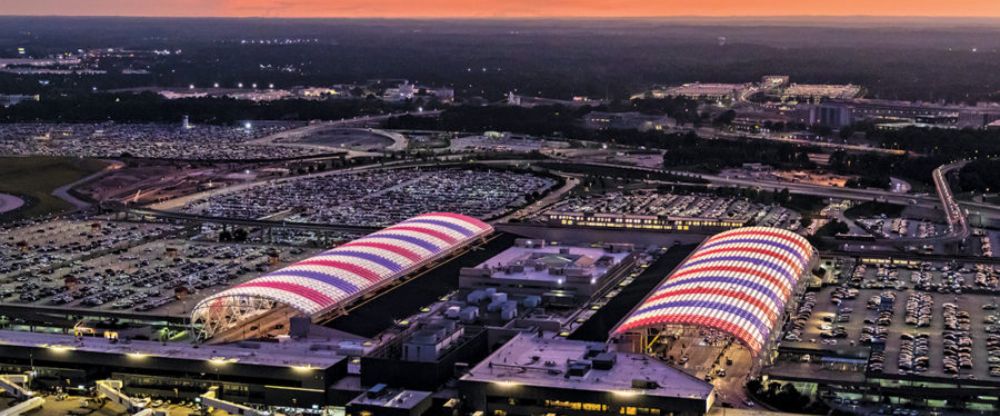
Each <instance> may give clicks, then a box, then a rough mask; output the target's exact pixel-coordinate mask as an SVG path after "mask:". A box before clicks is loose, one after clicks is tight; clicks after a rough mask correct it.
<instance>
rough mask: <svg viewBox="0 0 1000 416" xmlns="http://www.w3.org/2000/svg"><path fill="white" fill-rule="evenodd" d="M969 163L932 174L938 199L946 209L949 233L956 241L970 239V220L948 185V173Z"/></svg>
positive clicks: (951, 165) (954, 165)
mask: <svg viewBox="0 0 1000 416" xmlns="http://www.w3.org/2000/svg"><path fill="white" fill-rule="evenodd" d="M968 163H969V161H967V160H962V161H958V162H954V163H949V164H947V165H942V166H939V167H938V168H937V169H934V172H933V173H932V175H933V177H934V187H935V188H937V193H938V197H939V198H941V206H942V207H943V209H944V214H945V220H946V221H947V222H948V232H949V234H951V235H952V236H953V237H954V238H955V239H959V240H965V239H966V238H969V219H968V218H967V217H966V216H965V213H964V212H962V207H961V206H959V204H958V201H956V200H955V195H954V194H953V193H952V191H951V186H950V185H949V184H948V173H949V172H951V171H953V170H955V169H961V168H962V167H963V166H965V165H966V164H968Z"/></svg>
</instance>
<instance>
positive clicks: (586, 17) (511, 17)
mask: <svg viewBox="0 0 1000 416" xmlns="http://www.w3.org/2000/svg"><path fill="white" fill-rule="evenodd" d="M0 17H59V18H74V17H78V18H136V19H233V20H239V19H267V20H319V19H341V20H658V19H727V20H728V19H748V20H754V19H803V18H809V19H817V18H818V19H846V18H864V19H900V20H902V19H931V18H933V19H949V20H1000V15H995V16H971V15H944V16H942V15H880V14H842V15H841V14H788V15H782V14H768V15H707V14H706V15H658V16H633V15H624V16H615V15H604V16H599V15H551V16H539V15H504V16H482V15H454V16H452V15H441V16H433V15H427V16H404V15H398V16H397V15H383V16H377V15H372V16H354V15H324V16H265V15H248V16H232V15H138V14H136V15H131V14H122V15H111V14H3V13H0Z"/></svg>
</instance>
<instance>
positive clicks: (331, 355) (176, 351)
mask: <svg viewBox="0 0 1000 416" xmlns="http://www.w3.org/2000/svg"><path fill="white" fill-rule="evenodd" d="M323 341H324V342H320V341H319V340H316V341H315V342H310V341H309V340H308V339H306V340H289V341H287V342H282V343H277V342H275V343H269V342H252V341H246V342H240V343H233V344H223V345H199V346H198V347H197V348H195V347H194V345H192V344H190V343H186V342H168V343H166V344H161V343H160V342H157V341H136V340H130V341H127V343H126V342H125V341H120V342H118V343H111V342H110V341H108V340H107V339H104V338H98V337H83V338H82V339H77V338H75V337H73V336H71V335H62V334H44V333H37V332H22V331H0V345H3V346H22V347H41V348H51V349H53V350H63V351H86V352H94V353H106V354H122V355H132V356H136V357H162V358H172V359H186V360H201V361H218V362H220V363H221V362H227V363H240V364H249V365H262V366H273V367H311V368H328V367H330V366H332V365H334V364H336V363H338V362H340V361H342V360H344V359H345V358H346V357H345V356H343V355H340V354H338V353H336V352H335V351H334V350H331V349H328V348H327V345H329V342H326V340H325V339H324V340H323ZM321 344H322V345H323V346H322V347H321V348H317V346H319V345H321Z"/></svg>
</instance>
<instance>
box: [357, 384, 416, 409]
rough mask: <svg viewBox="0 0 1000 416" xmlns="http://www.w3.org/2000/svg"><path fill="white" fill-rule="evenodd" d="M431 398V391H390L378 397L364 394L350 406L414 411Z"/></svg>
mask: <svg viewBox="0 0 1000 416" xmlns="http://www.w3.org/2000/svg"><path fill="white" fill-rule="evenodd" d="M430 396H431V392H429V391H419V390H398V389H390V390H388V391H386V392H385V393H382V394H381V395H379V396H378V397H375V398H369V397H368V392H365V393H362V394H361V395H360V396H358V397H355V398H354V400H351V402H350V403H348V406H350V405H360V406H374V407H382V408H386V409H413V408H414V407H417V405H419V404H420V403H422V402H423V401H424V400H427V398H428V397H430Z"/></svg>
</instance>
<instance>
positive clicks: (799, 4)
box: [0, 0, 1000, 18]
mask: <svg viewBox="0 0 1000 416" xmlns="http://www.w3.org/2000/svg"><path fill="white" fill-rule="evenodd" d="M0 14H9V15H100V16H232V17H254V16H261V17H404V18H405V17H478V18H489V17H626V16H628V17H654V16H787V15H826V16H845V15H872V16H965V17H998V16H1000V0H951V1H941V0H837V1H830V0H632V1H622V0H613V1H612V0H604V1H601V0H2V1H0Z"/></svg>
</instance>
